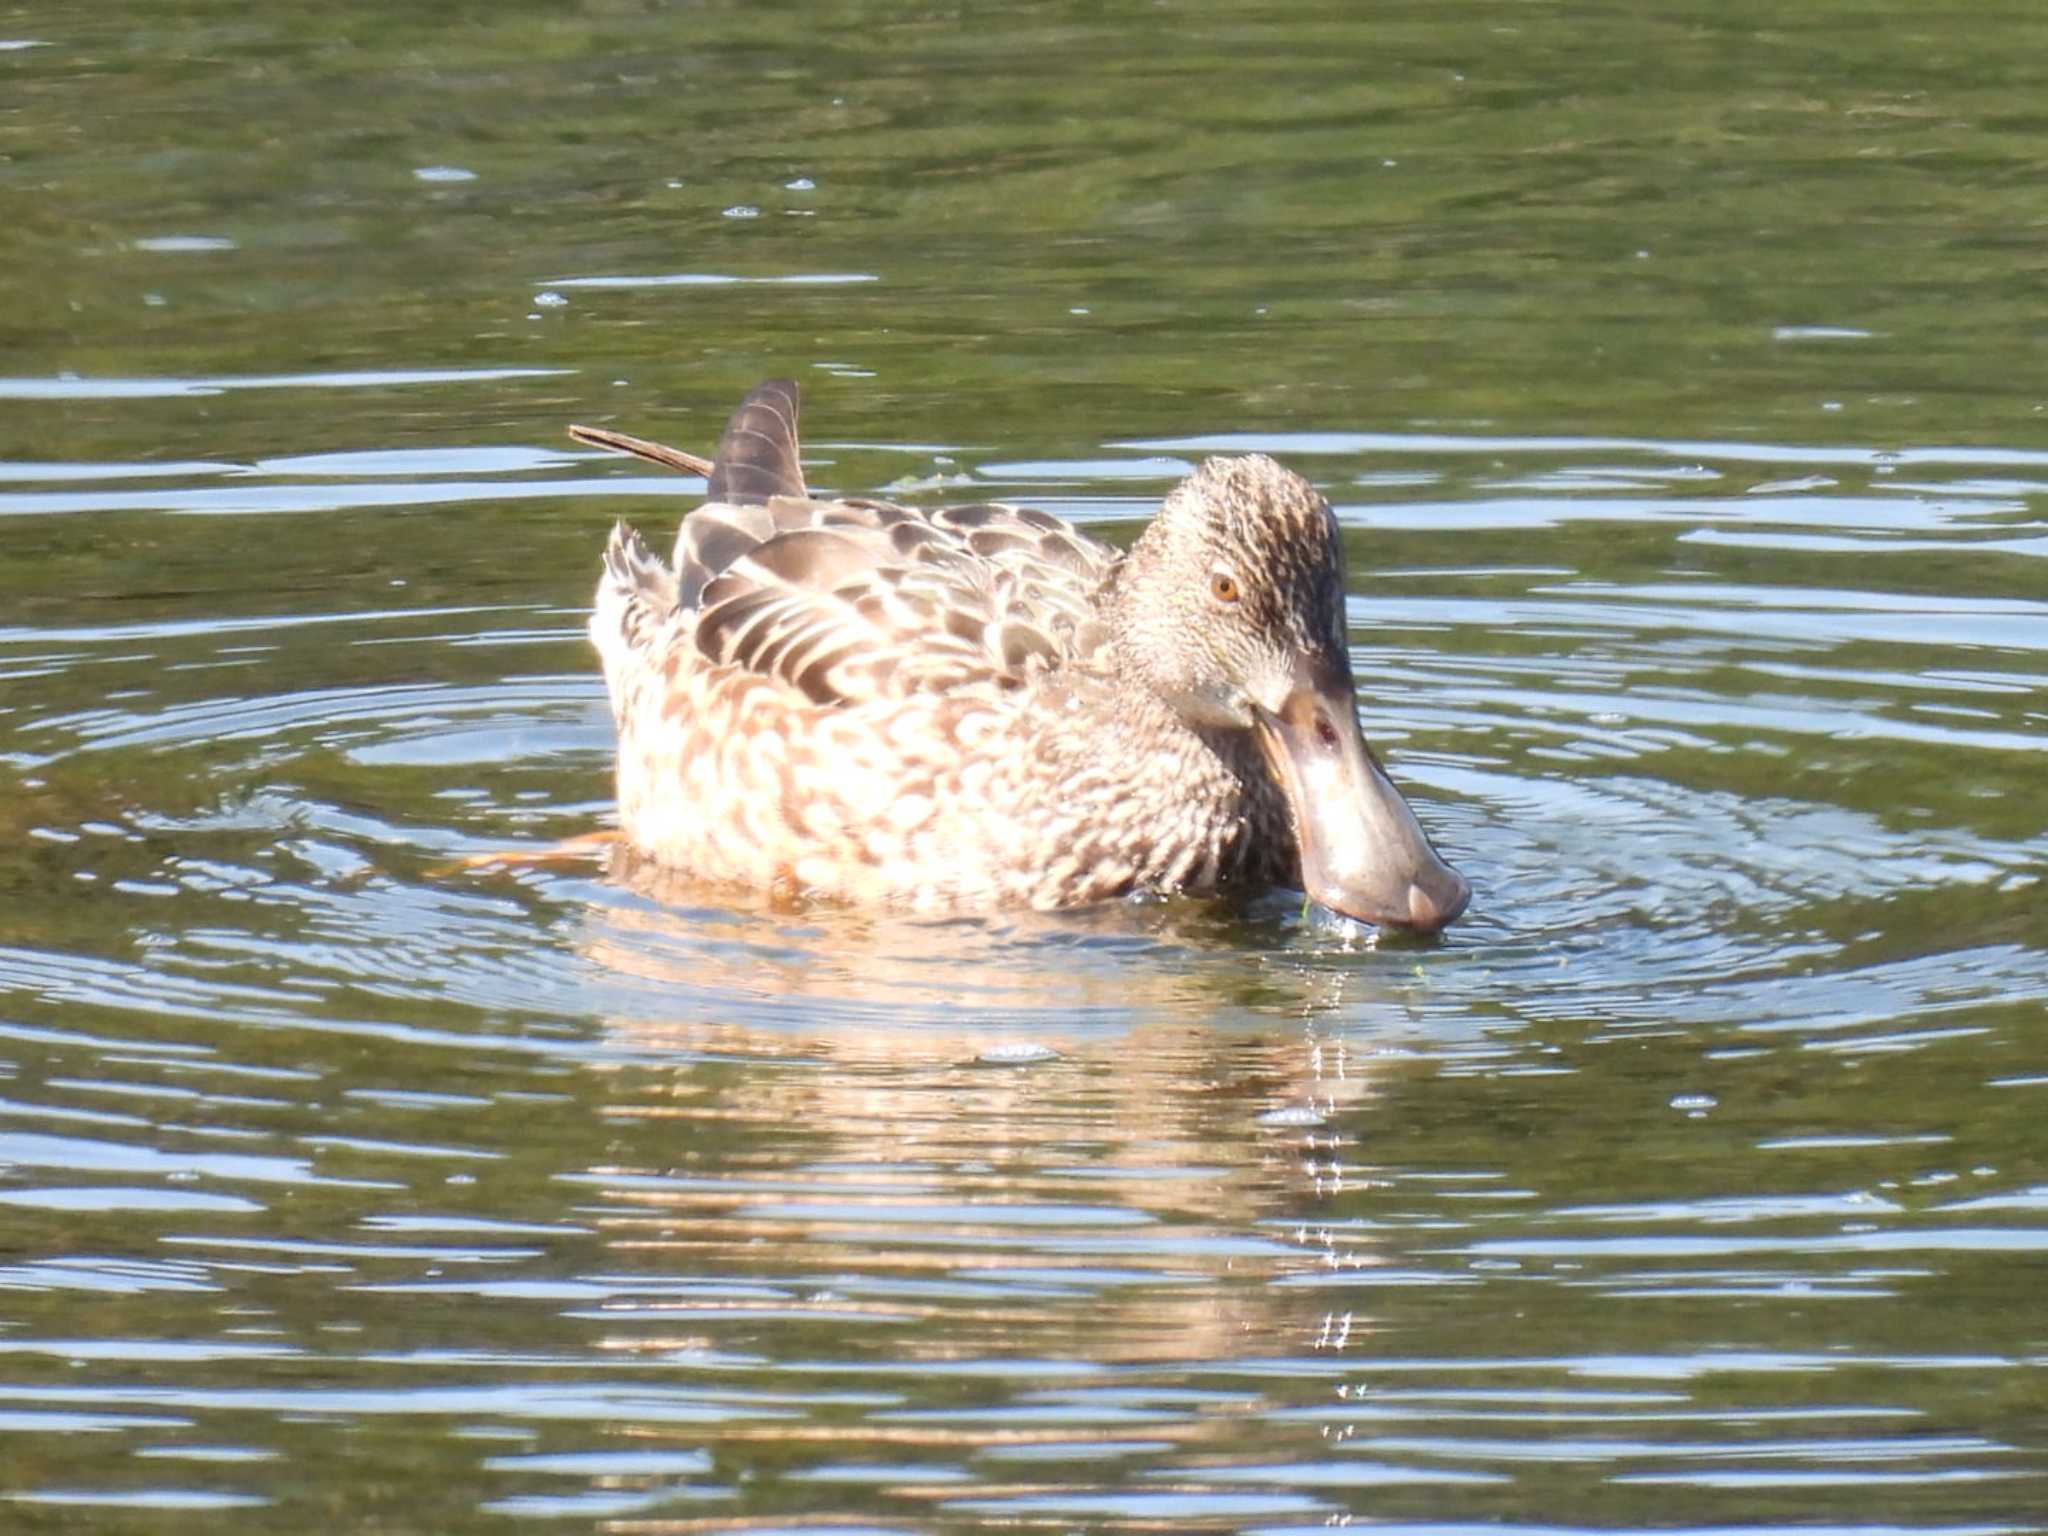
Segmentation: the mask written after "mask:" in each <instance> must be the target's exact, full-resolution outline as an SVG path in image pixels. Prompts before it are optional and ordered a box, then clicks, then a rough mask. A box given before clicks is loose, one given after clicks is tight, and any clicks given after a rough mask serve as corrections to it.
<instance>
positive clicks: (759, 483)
mask: <svg viewBox="0 0 2048 1536" xmlns="http://www.w3.org/2000/svg"><path fill="white" fill-rule="evenodd" d="M803 494H805V492H804V472H803V466H802V465H801V464H799V463H798V462H797V435H796V381H795V380H793V379H770V380H768V382H767V383H765V384H758V385H756V386H755V387H754V389H753V390H752V391H751V392H750V393H749V394H748V395H747V398H746V399H744V400H742V401H741V402H740V406H739V409H738V410H736V411H734V412H733V413H732V419H731V420H730V421H728V422H727V423H726V424H725V436H723V437H721V438H720V439H719V440H718V452H717V453H716V454H715V455H714V456H713V458H712V461H711V477H710V484H709V486H708V487H707V488H706V496H707V498H708V499H709V500H711V501H724V502H740V503H745V502H764V501H767V500H768V499H769V498H770V497H773V496H802V495H803Z"/></svg>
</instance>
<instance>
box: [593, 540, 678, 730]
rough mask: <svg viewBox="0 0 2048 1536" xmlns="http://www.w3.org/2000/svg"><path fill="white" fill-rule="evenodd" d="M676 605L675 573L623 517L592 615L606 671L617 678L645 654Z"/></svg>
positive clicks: (607, 557) (606, 555)
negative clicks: (624, 667) (625, 665)
mask: <svg viewBox="0 0 2048 1536" xmlns="http://www.w3.org/2000/svg"><path fill="white" fill-rule="evenodd" d="M675 611H676V579H675V576H674V575H673V573H671V572H670V570H669V568H668V567H667V566H665V565H663V564H662V563H661V559H660V557H659V556H658V555H656V554H655V553H654V552H653V551H652V550H650V549H649V548H648V547H647V545H646V544H645V543H644V542H643V541H642V540H641V538H640V535H639V534H637V533H635V532H634V531H633V530H632V529H631V528H628V527H627V526H626V525H625V524H624V523H617V524H615V525H613V528H612V536H611V542H610V543H608V544H607V545H606V546H605V551H604V575H603V576H602V577H601V578H600V579H599V581H598V583H597V606H596V608H595V610H594V611H593V612H592V613H591V615H590V638H591V640H592V642H593V643H594V644H595V645H596V646H597V649H598V654H599V655H600V656H602V657H603V658H604V664H605V675H606V677H607V678H608V679H611V678H616V677H617V675H618V674H619V671H620V667H621V665H622V664H623V663H625V662H626V661H627V660H628V659H629V658H632V657H636V656H644V655H645V654H646V653H647V652H648V651H649V650H650V649H651V648H652V647H653V645H654V641H655V637H656V636H657V635H658V634H659V633H660V631H661V629H662V627H663V626H664V625H665V624H667V622H668V621H669V619H670V618H672V617H673V616H674V614H675ZM613 693H614V697H616V695H617V689H616V687H614V690H613Z"/></svg>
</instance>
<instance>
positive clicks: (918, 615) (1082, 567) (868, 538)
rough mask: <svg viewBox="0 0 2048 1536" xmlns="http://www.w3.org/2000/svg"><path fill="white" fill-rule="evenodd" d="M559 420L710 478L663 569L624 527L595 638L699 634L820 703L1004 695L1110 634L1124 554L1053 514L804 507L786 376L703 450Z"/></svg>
mask: <svg viewBox="0 0 2048 1536" xmlns="http://www.w3.org/2000/svg"><path fill="white" fill-rule="evenodd" d="M569 430H570V432H571V434H572V435H573V436H575V437H576V438H577V440H578V441H580V442H587V443H591V444H593V445H595V446H598V447H604V448H611V449H614V450H616V451H619V452H623V453H631V454H636V455H638V456H639V457H641V458H644V459H649V460H651V461H653V462H655V463H657V464H664V465H667V466H669V467H671V468H675V469H683V470H688V471H691V472H694V473H698V474H702V475H703V476H704V477H705V483H706V489H707V492H708V496H709V499H708V500H707V501H706V502H705V504H704V505H703V506H701V507H699V508H697V509H696V510H695V511H694V512H692V513H690V514H689V515H688V516H687V517H685V518H684V519H683V523H682V527H681V528H680V529H678V530H677V533H676V545H675V558H674V562H673V566H672V567H664V566H663V565H662V564H661V562H660V561H659V560H658V559H656V558H654V556H653V555H652V554H651V553H649V552H648V550H647V549H646V547H645V546H644V545H642V544H641V542H640V540H639V538H638V537H637V536H636V535H634V534H632V533H631V532H630V530H627V529H626V528H624V527H623V526H622V527H620V528H619V529H617V530H616V531H615V532H614V534H613V537H612V545H611V548H610V549H609V550H608V551H607V554H606V557H605V565H606V572H607V580H606V583H605V584H604V586H603V587H601V589H600V609H601V611H600V614H599V615H598V616H597V617H596V618H594V619H593V623H592V633H593V634H604V635H610V634H617V635H619V636H621V637H622V638H623V639H624V640H625V641H626V645H627V649H628V653H631V652H636V651H650V650H660V649H664V648H666V647H667V646H670V645H689V644H694V646H695V648H696V649H697V650H698V651H699V652H700V653H701V654H702V656H703V657H704V658H705V659H706V660H708V661H710V662H713V663H715V664H717V665H720V666H731V667H738V668H740V669H741V670H743V671H746V672H751V673H754V674H756V675H758V676H762V677H767V678H772V679H774V680H776V681H778V682H780V683H782V684H783V685H785V686H786V687H788V688H789V689H791V690H793V692H794V693H796V694H798V695H800V696H801V697H802V698H803V699H804V700H806V701H808V702H811V703H814V704H832V703H852V702H855V701H858V700H864V699H880V698H904V697H907V696H909V695H911V694H914V693H921V692H932V691H941V692H943V691H949V690H952V689H957V688H969V687H975V686H992V687H995V688H1005V689H1007V688H1016V687H1020V686H1022V684H1023V683H1024V682H1025V681H1026V680H1027V679H1028V678H1030V677H1032V676H1034V675H1037V674H1040V673H1043V672H1044V671H1046V670H1049V669H1052V668H1057V667H1062V666H1066V665H1069V664H1072V663H1075V662H1079V661H1083V660H1085V659H1086V658H1088V657H1090V656H1092V655H1093V654H1094V652H1095V651H1096V650H1097V648H1099V647H1100V646H1101V645H1102V643H1103V641H1104V640H1105V638H1106V635H1105V632H1104V630H1103V627H1102V624H1101V620H1100V616H1099V615H1098V613H1097V611H1096V603H1095V599H1096V594H1097V592H1098V591H1099V590H1100V588H1101V586H1102V584H1103V582H1104V580H1106V579H1107V577H1108V576H1109V573H1110V571H1111V570H1112V569H1113V568H1114V567H1115V565H1116V563H1117V561H1118V560H1119V559H1120V558H1121V556H1119V555H1118V554H1117V552H1116V551H1115V550H1113V549H1111V548H1109V547H1108V546H1107V545H1104V544H1099V543H1097V542H1096V541H1095V540H1093V539H1090V538H1088V537H1086V536H1085V535H1083V534H1081V533H1078V532H1076V531H1075V530H1074V529H1073V528H1072V527H1070V526H1069V525H1068V524H1066V523H1064V522H1062V521H1061V520H1060V519H1059V518H1056V517H1053V516H1052V515H1050V514H1049V513H1045V512H1039V511H1036V510H1033V509H1031V508H1026V507H1012V506H1007V505H1003V504H1000V503H993V502H991V503H984V504H978V505H974V506H962V507H946V508H941V509H939V510H936V511H925V510H919V509H915V508H910V507H899V506H895V505H892V504H890V503H888V502H883V501H868V500H835V501H827V500H814V499H812V498H811V497H810V495H809V494H808V492H807V491H806V489H805V486H804V477H803V468H802V465H801V463H800V460H799V457H798V450H799V442H798V436H797V386H796V384H795V383H794V382H793V381H792V380H789V379H769V380H768V381H767V382H765V383H763V384H760V385H758V386H757V387H755V388H754V389H753V390H752V391H750V392H749V393H748V395H747V397H746V398H745V399H744V400H742V401H741V402H740V404H739V408H738V409H737V410H735V411H734V412H733V414H732V417H731V419H730V420H729V421H728V422H727V423H726V428H725V433H724V436H722V437H721V438H720V439H719V443H718V451H717V453H716V455H715V456H714V457H713V458H711V459H709V460H706V459H700V458H698V457H697V456H696V455H694V454H689V453H685V452H683V451H682V450H680V449H675V448H668V447H665V446H663V445H661V444H659V443H650V442H646V441H644V440H642V439H640V438H634V437H627V436H626V435H625V434H623V433H618V432H611V431H609V430H605V429H600V428H592V427H571V428H570V429H569ZM607 597H609V599H610V603H609V606H606V604H605V600H606V598H607ZM693 616H694V621H695V622H694V623H692V622H690V619H691V618H692V617H693ZM671 619H680V620H682V623H681V624H680V625H678V626H671V624H670V620H671ZM686 636H687V637H688V638H687V639H686V638H685V637H686ZM599 643H600V649H603V648H604V645H605V644H606V643H607V642H606V641H605V640H603V639H601V640H600V642H599Z"/></svg>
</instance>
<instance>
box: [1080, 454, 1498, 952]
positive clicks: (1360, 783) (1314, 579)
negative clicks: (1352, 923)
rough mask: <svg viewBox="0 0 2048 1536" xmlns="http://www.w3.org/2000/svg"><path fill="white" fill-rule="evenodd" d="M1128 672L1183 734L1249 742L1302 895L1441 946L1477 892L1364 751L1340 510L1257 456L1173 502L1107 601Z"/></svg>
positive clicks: (1228, 461)
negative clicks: (1293, 853) (1443, 933)
mask: <svg viewBox="0 0 2048 1536" xmlns="http://www.w3.org/2000/svg"><path fill="white" fill-rule="evenodd" d="M1107 605H1108V617H1109V621H1110V627H1111V632H1112V635H1113V637H1114V638H1113V641H1112V644H1113V646H1114V648H1115V651H1116V655H1117V659H1118V663H1119V664H1120V665H1122V666H1123V667H1125V668H1128V669H1129V670H1130V671H1132V672H1134V673H1136V674H1137V676H1138V677H1139V679H1140V680H1141V681H1143V682H1144V683H1145V685H1146V686H1147V687H1149V688H1150V689H1151V690H1152V691H1153V692H1154V693H1155V694H1157V695H1158V696H1159V697H1160V698H1161V699H1163V700H1164V701H1165V702H1166V704H1167V706H1168V707H1169V708H1171V709H1172V710H1173V711H1174V712H1175V713H1176V714H1177V715H1179V716H1180V717H1181V718H1182V719H1183V720H1185V721H1186V722H1187V723H1188V724H1189V725H1191V726H1194V727H1197V728H1199V729H1204V730H1210V731H1218V730H1220V731H1244V732H1249V733H1250V734H1251V736H1252V737H1253V738H1254V739H1255V740H1256V741H1257V743H1258V748H1259V754H1260V756H1261V757H1262V758H1263V759H1264V761H1265V763H1266V766H1267V769H1268V771H1269V772H1270V773H1271V774H1272V776H1273V779H1274V782H1275V783H1276V784H1277V785H1278V786H1279V789H1280V791H1281V793H1282V795H1283V796H1284V797H1285V799H1286V801H1287V805H1288V807H1289V809H1290V811H1291V813H1292V817H1293V822H1294V831H1295V839H1296V842H1297V843H1298V845H1299V849H1300V855H1301V880H1302V885H1303V887H1304V888H1305V889H1306V890H1307V892H1308V894H1309V895H1310V896H1312V897H1314V898H1315V899H1316V900H1317V901H1319V902H1321V903H1322V904H1323V905H1324V906H1326V907H1329V908H1331V909H1332V910H1333V911H1337V912H1341V913H1343V914H1344V915H1345V916H1347V917H1355V918H1358V919H1360V920H1361V921H1364V922H1368V923H1381V924H1387V923H1391V924H1396V925H1399V926H1401V927H1405V928H1413V929H1418V930H1420V931H1422V932H1424V933H1433V932H1435V931H1436V930H1437V929H1439V928H1441V927H1443V926H1444V925H1445V924H1446V923H1449V922H1451V921H1452V920H1453V919H1455V918H1456V917H1457V916H1458V914H1459V913H1461V912H1463V911H1464V910H1465V904H1466V902H1468V901H1469V900H1470V899H1471V895H1472V888H1471V886H1470V885H1468V884H1467V883H1466V881H1465V878H1464V877H1463V876H1462V875H1460V874H1459V873H1458V872H1457V871H1456V870H1454V869H1452V868H1451V867H1450V865H1448V864H1446V863H1445V862H1444V861H1443V859H1442V858H1441V857H1440V856H1439V855H1438V854H1437V851H1436V849H1434V848H1433V847H1431V846H1430V842H1429V838H1428V837H1427V836H1425V835H1424V833H1423V830H1422V827H1421V825H1420V824H1419V823H1418V822H1417V821H1416V819H1415V813H1414V812H1413V811H1411V810H1410V809H1409V808H1408V802H1407V801H1405V800H1403V799H1402V798H1401V794H1400V791H1399V790H1397V789H1395V788H1394V786H1393V784H1392V783H1391V782H1390V781H1389V780H1388V778H1387V775H1386V772H1385V770H1384V769H1382V768H1381V767H1380V765H1379V762H1378V760H1377V759H1376V758H1375V757H1374V756H1373V754H1372V749H1371V748H1370V747H1368V746H1367V745H1366V741H1365V735H1364V733H1363V732H1362V731H1361V730H1360V729H1359V725H1358V708H1357V699H1356V686H1355V684H1354V682H1353V680H1352V676H1351V656H1350V649H1349V646H1348V645H1347V643H1346V639H1345V632H1344V555H1343V546H1342V544H1341V542H1340V541H1339V537H1338V530H1337V519H1336V517H1335V515H1334V514H1333V513H1332V512H1331V511H1330V504H1329V503H1328V502H1327V501H1325V500H1324V499H1323V498H1322V496H1321V495H1319V494H1318V493H1317V492H1316V490H1315V488H1314V487H1312V486H1311V485H1309V483H1308V482H1307V481H1306V480H1303V479H1302V478H1301V477H1300V476H1299V475H1297V474H1295V473H1293V472H1292V471H1291V470H1288V469H1284V468H1282V467H1281V466H1280V465H1279V464H1277V463H1275V462H1274V461H1273V460H1272V459H1269V458H1267V457H1266V456H1265V455H1263V454H1253V455H1249V456H1247V457H1243V458H1215V459H1209V460H1207V461H1206V462H1204V463H1203V465H1202V466H1201V468H1199V469H1198V470H1196V471H1195V473H1194V474H1192V475H1190V476H1189V477H1188V478H1187V479H1186V480H1183V481H1182V482H1181V483H1180V484H1179V485H1178V486H1176V487H1175V488H1174V489H1173V491H1172V493H1171V494H1170V495H1168V496H1167V498H1166V501H1165V502H1164V504H1163V505H1162V506H1161V507H1160V509H1159V514H1158V516H1157V517H1155V518H1154V519H1153V521H1152V525H1151V526H1150V527H1149V528H1147V529H1146V530H1145V532H1144V534H1143V535H1142V536H1141V537H1140V538H1139V540H1138V542H1137V543H1136V544H1135V545H1133V546H1132V548H1131V552H1130V554H1129V555H1128V556H1126V557H1125V559H1124V561H1123V563H1122V564H1121V565H1120V566H1119V568H1118V570H1117V573H1116V577H1115V579H1114V585H1113V587H1112V589H1111V591H1110V592H1109V593H1108V594H1107Z"/></svg>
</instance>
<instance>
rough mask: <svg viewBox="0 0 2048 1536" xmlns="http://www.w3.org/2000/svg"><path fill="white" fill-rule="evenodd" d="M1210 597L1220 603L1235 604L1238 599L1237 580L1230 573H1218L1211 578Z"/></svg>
mask: <svg viewBox="0 0 2048 1536" xmlns="http://www.w3.org/2000/svg"><path fill="white" fill-rule="evenodd" d="M1209 595H1210V596H1211V597H1213V598H1215V599H1216V601H1217V602H1219V603H1234V602H1236V601H1237V598H1238V591H1237V578H1236V577H1235V576H1233V575H1231V574H1230V572H1228V571H1218V572H1216V574H1215V575H1213V576H1211V577H1210V578H1209Z"/></svg>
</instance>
